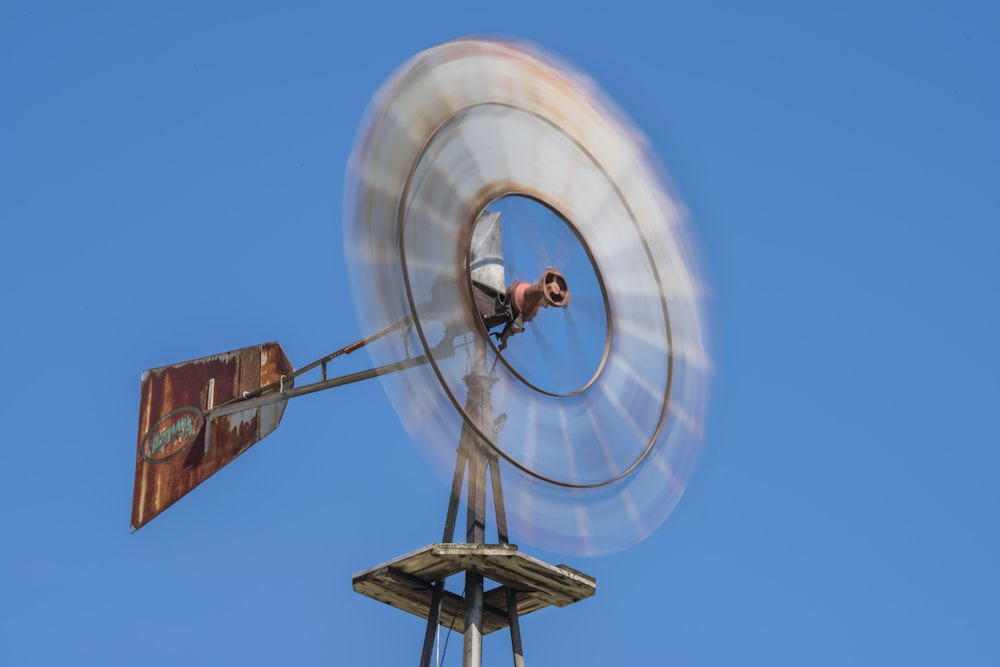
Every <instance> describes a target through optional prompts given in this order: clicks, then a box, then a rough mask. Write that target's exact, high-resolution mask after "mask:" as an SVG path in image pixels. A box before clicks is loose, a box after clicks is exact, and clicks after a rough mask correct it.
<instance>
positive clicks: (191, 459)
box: [132, 343, 294, 529]
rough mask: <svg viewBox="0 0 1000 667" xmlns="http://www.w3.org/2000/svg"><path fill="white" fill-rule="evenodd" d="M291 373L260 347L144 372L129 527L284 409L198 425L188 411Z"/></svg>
mask: <svg viewBox="0 0 1000 667" xmlns="http://www.w3.org/2000/svg"><path fill="white" fill-rule="evenodd" d="M293 370H294V369H293V368H292V365H291V363H290V362H289V361H288V357H286V356H285V353H284V351H283V350H282V349H281V346H280V345H278V344H277V343H264V344H261V345H254V346H251V347H245V348H242V349H239V350H233V351H231V352H226V353H223V354H218V355H215V356H211V357H203V358H201V359H195V360H193V361H187V362H184V363H180V364H174V365H171V366H164V367H162V368H154V369H152V370H149V371H147V372H146V373H144V374H143V378H142V387H141V393H140V396H141V398H140V406H139V433H138V442H137V447H136V462H135V486H134V491H133V498H132V527H133V528H136V529H138V528H141V527H142V526H143V525H145V524H146V523H148V522H149V521H150V520H152V519H153V518H154V517H156V516H157V515H158V514H160V513H161V512H162V511H163V510H165V509H167V508H168V507H170V506H171V505H172V504H174V503H175V502H177V500H179V499H180V498H181V497H183V496H184V495H185V494H187V493H188V492H189V491H191V490H192V489H193V488H194V487H196V486H198V485H199V484H201V483H202V482H203V481H205V480H206V479H208V478H209V477H211V476H212V475H213V474H215V473H216V472H217V471H218V470H219V469H220V468H222V467H223V466H225V465H226V464H228V463H229V462H230V461H232V460H233V459H235V458H236V457H237V456H239V455H240V454H242V453H243V452H245V451H246V450H247V449H249V448H250V447H251V446H253V445H254V444H255V443H257V442H258V441H260V439H261V438H263V437H264V436H266V435H268V434H269V433H271V431H273V430H274V429H275V427H277V425H278V422H279V421H280V420H281V416H282V414H283V412H284V407H285V405H284V402H280V403H277V404H275V405H271V406H266V407H263V408H250V409H247V410H243V411H241V412H237V413H233V414H230V415H224V416H222V417H217V418H213V419H209V420H205V419H202V421H203V422H204V423H202V424H200V426H199V422H198V420H197V419H195V418H194V416H195V415H196V414H198V413H199V412H200V413H202V415H203V413H204V411H205V410H207V409H208V407H209V402H210V401H211V403H212V404H213V405H214V406H216V407H217V406H219V405H222V404H223V403H225V402H227V401H229V400H232V399H233V398H236V397H238V396H242V395H243V392H247V391H253V390H255V389H258V388H259V387H261V386H262V385H264V384H268V383H270V382H273V381H275V380H278V379H280V378H281V376H282V375H287V376H290V375H291V374H292V372H293ZM210 383H211V384H210ZM210 386H211V387H212V390H211V393H212V395H211V396H210V395H209V394H210V389H209V388H210ZM192 434H193V435H192ZM206 434H209V439H208V440H209V441H208V443H207V445H208V446H207V447H206ZM154 447H155V451H153V448H154ZM144 451H145V456H144Z"/></svg>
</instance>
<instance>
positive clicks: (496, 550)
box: [354, 543, 597, 634]
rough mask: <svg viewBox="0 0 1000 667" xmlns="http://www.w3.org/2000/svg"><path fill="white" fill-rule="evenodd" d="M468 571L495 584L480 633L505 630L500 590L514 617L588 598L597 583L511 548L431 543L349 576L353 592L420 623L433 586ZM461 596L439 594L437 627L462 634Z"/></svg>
mask: <svg viewBox="0 0 1000 667" xmlns="http://www.w3.org/2000/svg"><path fill="white" fill-rule="evenodd" d="M466 570H472V571H474V572H478V573H479V574H482V575H483V577H484V578H486V579H489V580H492V581H494V582H496V583H498V584H500V585H499V586H497V587H496V588H493V589H490V590H487V591H486V593H485V595H484V603H485V605H484V609H483V634H488V633H490V632H493V631H495V630H501V629H503V628H506V627H507V626H508V624H509V622H508V615H507V598H506V590H505V589H506V588H508V587H509V588H511V589H512V590H514V591H515V592H516V593H517V615H518V616H523V615H524V614H528V613H531V612H533V611H536V610H538V609H541V608H542V607H547V606H549V605H554V606H556V607H565V606H566V605H568V604H572V603H574V602H578V601H579V600H582V599H584V598H589V597H590V596H591V595H593V594H594V591H595V590H596V589H597V582H596V581H595V580H594V578H593V577H590V576H588V575H586V574H583V573H582V572H578V571H577V570H574V569H573V568H571V567H567V566H566V565H549V564H548V563H544V562H542V561H540V560H538V559H537V558H532V557H531V556H528V555H525V554H523V553H521V552H519V551H518V550H517V547H516V546H515V545H513V544H458V543H454V544H431V545H428V546H426V547H424V548H423V549H419V550H417V551H414V552H412V553H408V554H406V555H405V556H400V557H399V558H396V559H394V560H391V561H389V562H388V563H383V564H381V565H376V566H375V567H373V568H370V569H368V570H365V571H363V572H358V573H357V574H355V575H354V590H355V591H357V592H358V593H361V594H363V595H367V596H368V597H370V598H374V599H376V600H379V601H381V602H384V603H386V604H388V605H391V606H393V607H396V608H397V609H402V610H403V611H408V612H410V613H411V614H415V615H416V616H419V617H421V618H424V619H426V618H427V617H428V615H429V614H430V606H431V593H432V588H431V587H432V585H433V584H434V582H436V581H439V580H442V579H447V578H448V577H450V576H452V575H454V574H458V573H459V572H465V571H466ZM464 609H465V605H464V603H463V600H462V597H461V595H456V594H455V593H452V592H450V591H447V590H446V591H445V593H444V598H443V600H442V603H441V621H440V623H441V625H442V626H443V627H445V628H453V629H454V631H456V632H459V633H463V632H465V623H464V620H463V616H464Z"/></svg>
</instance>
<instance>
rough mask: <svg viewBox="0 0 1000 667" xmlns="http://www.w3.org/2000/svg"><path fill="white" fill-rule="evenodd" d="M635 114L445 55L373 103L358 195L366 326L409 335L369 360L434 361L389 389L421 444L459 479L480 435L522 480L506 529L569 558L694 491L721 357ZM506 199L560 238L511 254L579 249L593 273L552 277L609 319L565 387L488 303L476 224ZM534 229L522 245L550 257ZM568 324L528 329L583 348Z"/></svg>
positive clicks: (544, 63)
mask: <svg viewBox="0 0 1000 667" xmlns="http://www.w3.org/2000/svg"><path fill="white" fill-rule="evenodd" d="M622 118H623V117H622V114H621V113H619V112H618V111H617V110H616V109H614V108H613V107H612V106H611V104H610V103H609V102H608V101H607V100H606V99H605V98H604V97H603V96H602V95H600V93H599V92H598V91H597V90H596V89H595V88H594V86H593V85H592V84H591V83H590V82H589V81H587V80H586V79H585V78H583V77H581V76H580V75H578V74H576V73H574V72H572V71H571V70H570V69H568V68H567V67H565V66H564V65H562V64H559V63H556V62H555V61H553V60H552V59H551V58H548V57H546V56H543V55H541V54H539V53H537V52H535V51H533V50H531V49H529V48H527V47H524V46H522V45H518V44H512V43H504V42H495V41H485V40H462V41H457V42H451V43H448V44H444V45H442V46H439V47H436V48H433V49H430V50H428V51H425V52H424V53H422V54H420V55H418V56H417V57H416V58H414V59H413V60H412V61H411V62H410V63H408V64H407V65H405V66H404V67H403V68H401V69H400V71H398V72H397V73H396V74H395V75H394V76H393V77H392V78H391V79H390V80H389V82H387V83H386V84H385V86H384V87H383V88H382V90H381V91H380V92H379V94H378V96H377V97H376V99H375V101H374V102H373V104H372V106H371V108H370V111H369V115H368V119H367V121H366V123H365V124H364V126H363V130H362V132H361V134H360V135H359V139H358V141H357V144H356V147H355V150H354V153H353V155H352V158H351V170H350V176H349V182H348V186H347V190H346V201H347V208H346V215H345V225H344V241H345V251H346V253H347V258H348V260H349V262H350V268H351V275H352V278H353V283H352V284H353V288H354V297H355V298H354V302H355V305H356V308H357V311H358V316H359V318H360V320H361V321H362V323H363V325H364V326H365V327H367V328H369V329H377V328H380V327H383V326H386V325H387V324H388V323H391V322H395V321H399V320H400V319H406V320H408V321H409V322H411V323H412V327H410V328H409V329H408V330H407V334H406V335H405V336H403V337H389V338H386V339H384V341H383V343H384V344H382V345H379V346H377V347H372V348H370V350H371V352H372V353H373V355H374V358H375V359H376V360H377V361H378V362H379V363H388V362H390V361H392V360H394V359H399V358H401V357H402V356H405V355H406V354H408V353H411V352H412V351H413V350H419V351H420V352H422V353H423V354H425V355H426V357H427V358H428V361H429V363H428V364H427V365H425V366H423V367H421V368H419V369H414V370H413V371H410V372H407V373H406V374H401V375H395V376H392V377H386V378H385V384H386V387H387V392H388V394H389V396H390V399H391V400H392V401H393V404H394V406H395V407H396V410H397V411H398V412H399V414H400V415H401V417H402V421H403V423H404V424H405V425H406V427H407V429H408V431H409V432H410V434H411V436H412V437H413V439H414V441H415V442H416V443H417V444H418V446H420V447H421V449H422V450H423V451H424V453H425V454H426V455H427V457H428V458H429V460H430V461H431V462H432V464H433V465H434V467H435V468H436V469H437V470H438V472H439V474H441V476H442V477H443V478H444V479H449V478H450V475H451V469H452V466H453V462H454V443H455V442H456V440H457V438H458V437H459V434H460V433H461V431H462V429H463V428H471V429H472V430H473V431H475V432H476V433H477V435H478V436H479V437H481V438H482V439H483V440H484V441H486V442H488V443H489V446H490V448H491V449H492V450H493V452H495V453H496V454H497V455H498V456H499V457H500V459H502V460H503V461H504V464H505V466H506V467H507V468H509V469H510V470H511V471H512V472H513V473H514V474H511V475H509V476H507V477H506V478H505V481H504V485H505V486H504V492H505V494H506V500H507V507H508V512H509V513H510V520H511V524H512V525H511V531H512V533H515V534H517V535H518V537H519V539H521V540H522V541H527V542H531V543H534V544H537V545H539V546H543V547H546V548H548V549H552V550H556V551H562V552H568V553H599V552H606V551H613V550H619V549H622V548H626V547H628V546H631V545H632V544H634V543H636V542H638V541H639V540H642V539H643V538H645V537H646V536H648V535H649V533H650V532H652V531H653V530H654V529H655V528H656V527H657V526H658V525H660V523H662V521H663V520H664V519H665V518H666V516H667V515H668V514H669V513H670V511H671V510H672V508H673V507H674V505H675V504H676V502H677V500H678V499H679V497H680V495H681V493H682V492H683V489H684V485H685V483H686V481H687V479H688V476H689V475H690V472H691V468H692V465H693V462H694V459H695V454H696V452H697V447H698V443H699V440H700V424H701V414H702V407H703V402H704V388H705V377H706V372H707V359H706V354H705V351H704V343H703V340H704V324H703V322H704V316H703V313H702V306H701V297H702V295H701V290H700V285H699V282H698V278H697V272H696V267H695V265H694V261H693V255H692V253H691V252H690V250H689V248H690V240H689V238H688V234H689V232H688V230H687V228H686V226H685V224H684V221H683V214H682V210H681V208H680V206H679V205H678V204H677V203H676V201H675V200H674V199H673V198H671V197H670V195H669V194H668V191H667V189H666V188H665V186H664V182H663V179H662V178H661V175H660V171H659V170H658V168H657V167H656V165H655V163H654V162H653V160H652V159H651V158H650V156H649V155H647V153H646V152H645V148H644V145H643V143H642V141H641V139H640V138H639V135H638V133H637V132H636V131H635V130H633V129H632V128H631V127H629V126H628V125H627V124H626V123H625V122H624V121H623V120H622ZM512 196H517V197H521V198H523V199H524V200H527V201H533V202H535V205H536V206H537V207H538V208H539V210H543V211H547V212H548V215H549V216H550V217H551V218H553V219H554V220H555V221H556V222H555V223H554V226H555V227H556V228H557V230H558V231H559V232H560V233H559V234H557V236H561V239H562V240H561V241H559V242H556V243H553V244H552V246H551V247H535V248H524V247H521V246H520V245H519V244H515V245H516V246H517V247H512V242H511V240H510V239H505V240H504V244H503V245H504V251H505V252H509V253H510V254H511V255H516V256H517V257H518V258H521V257H524V256H526V255H530V254H532V253H534V254H535V255H537V256H540V257H546V258H548V257H553V256H555V255H558V254H564V253H565V250H566V247H567V243H566V242H565V240H566V239H569V240H570V241H571V243H569V244H568V245H569V246H570V247H571V249H572V250H573V251H574V252H575V253H576V255H577V256H578V257H579V258H583V261H582V262H580V261H577V262H576V265H575V266H574V267H572V270H571V268H569V267H565V268H564V267H560V266H554V267H552V268H555V269H559V270H562V271H563V272H564V273H565V274H566V278H567V280H568V287H569V290H570V291H571V292H572V293H573V294H574V295H576V293H577V285H578V284H589V285H590V286H591V287H590V289H589V291H590V294H586V295H581V296H583V297H584V298H583V299H581V301H583V302H589V303H591V304H596V305H597V308H598V310H600V311H601V312H599V313H598V314H596V319H597V321H598V324H597V325H596V326H591V328H590V329H589V334H590V335H589V336H587V337H586V340H587V341H588V346H589V348H590V349H588V350H587V351H586V352H587V354H585V355H581V356H580V358H579V359H577V360H576V361H577V363H579V364H581V365H583V366H586V368H585V369H584V370H583V371H581V372H579V373H577V375H578V376H579V377H578V378H577V380H576V381H575V382H572V383H569V385H567V384H566V382H565V381H564V380H565V378H563V377H557V376H558V375H560V374H559V373H557V372H552V373H549V374H548V375H546V373H545V372H544V371H542V372H539V370H538V368H537V367H535V365H534V364H532V363H529V362H528V361H527V360H528V359H532V358H535V359H539V358H542V359H544V357H545V355H544V354H543V351H541V350H534V351H532V350H531V349H529V346H530V345H532V344H533V339H532V337H531V336H530V335H527V334H525V335H522V336H520V337H517V338H513V339H511V340H509V341H507V342H508V345H507V346H506V349H504V350H501V349H500V347H501V346H500V345H498V344H497V343H496V341H495V339H494V338H493V337H491V336H490V335H489V332H488V331H487V328H486V327H484V324H483V317H482V314H481V313H480V311H479V310H478V309H477V307H476V306H475V299H474V290H473V288H472V281H471V279H470V267H471V263H470V262H471V259H470V258H471V256H472V252H473V248H472V239H473V238H474V236H475V233H474V230H475V229H476V221H477V220H479V219H480V215H481V214H482V213H483V212H484V211H487V210H493V209H495V208H497V207H500V208H502V207H503V205H504V203H505V201H507V200H509V199H510V198H511V197H512ZM514 222H515V221H514V220H508V218H507V217H504V218H503V220H502V223H503V224H504V225H505V226H506V225H508V224H509V223H514ZM530 232H531V233H530V234H525V235H524V239H523V242H524V244H525V245H529V246H531V245H543V246H545V245H546V241H545V238H546V237H545V235H543V234H539V233H538V232H539V230H538V229H537V228H535V226H532V228H531V229H530ZM508 248H509V250H508ZM581 265H582V266H581ZM574 273H575V274H576V275H575V276H574ZM574 298H576V297H575V296H574ZM572 309H573V305H572V304H570V305H569V308H568V310H572ZM590 315H591V316H592V317H593V316H594V314H593V313H590ZM558 316H559V315H557V314H555V313H549V312H546V313H543V314H541V315H539V316H538V318H537V320H536V321H532V322H529V323H526V324H525V325H524V326H525V328H526V329H530V328H531V327H532V326H534V325H536V324H537V325H538V326H539V327H541V328H542V329H543V332H542V334H543V335H541V336H539V337H536V338H535V339H534V345H535V346H536V347H537V346H539V345H548V346H550V347H551V346H553V345H555V346H560V345H563V344H566V345H573V343H572V341H571V340H569V339H567V340H566V341H561V340H560V341H553V340H549V339H548V337H547V336H546V335H545V332H544V323H545V320H546V319H547V318H555V317H558ZM583 319H586V318H583ZM580 320H581V318H576V319H574V322H576V321H580ZM442 321H446V322H448V326H447V327H446V328H445V329H444V330H443V331H442V327H441V325H440V323H441V322H442ZM595 331H596V332H598V333H597V334H596V335H595V334H594V332H595ZM459 335H462V336H465V341H466V343H467V344H468V345H470V346H471V345H472V344H473V342H474V341H476V340H480V341H483V342H484V343H487V344H486V347H485V350H486V351H485V354H486V357H487V359H486V366H487V367H488V368H491V369H494V373H493V378H494V383H495V384H494V385H493V386H492V399H493V402H494V405H495V411H496V412H497V413H498V414H500V413H502V414H505V415H506V421H505V426H504V428H503V430H502V431H500V432H499V433H495V432H492V429H489V428H482V427H480V426H479V425H478V424H477V423H476V420H475V419H474V418H473V417H472V416H471V415H470V414H469V413H468V412H467V411H466V408H465V395H466V382H465V377H466V375H467V374H468V373H469V372H470V368H471V366H470V363H471V362H470V359H469V356H468V355H464V354H455V353H454V345H453V343H454V341H453V340H452V339H451V338H450V337H451V336H459ZM443 336H444V337H445V338H443ZM470 349H471V348H470Z"/></svg>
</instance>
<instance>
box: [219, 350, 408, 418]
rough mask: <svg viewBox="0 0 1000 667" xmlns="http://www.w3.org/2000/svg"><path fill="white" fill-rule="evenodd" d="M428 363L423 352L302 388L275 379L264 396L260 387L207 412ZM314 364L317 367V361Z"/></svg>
mask: <svg viewBox="0 0 1000 667" xmlns="http://www.w3.org/2000/svg"><path fill="white" fill-rule="evenodd" d="M426 362H427V356H426V355H423V354H422V355H420V356H419V357H410V358H409V359H403V360H402V361H396V362H393V363H391V364H385V365H384V366H377V367H375V368H371V369H368V370H366V371H358V372H357V373H350V374H348V375H342V376H340V377H335V378H330V379H329V380H320V381H319V382H313V383H312V384H307V385H303V386H301V387H293V388H290V389H285V388H284V381H282V380H279V381H278V382H272V383H271V384H270V385H267V386H268V387H272V389H277V390H278V391H270V392H269V393H266V394H264V395H261V394H260V390H256V391H253V392H247V397H242V396H241V397H237V398H234V399H233V400H231V401H229V402H227V403H224V404H222V405H220V406H219V407H217V408H213V409H211V410H205V413H204V414H205V417H206V419H207V418H211V417H222V416H224V415H231V414H233V413H235V412H242V411H243V410H249V409H251V408H257V407H260V406H263V405H271V404H272V403H277V402H278V401H283V400H287V399H289V398H295V397H296V396H304V395H306V394H313V393H316V392H317V391H323V390H324V389H331V388H333V387H340V386H343V385H345V384H351V383H352V382H360V381H361V380H370V379H371V378H373V377H378V376H379V375H385V374H387V373H395V372H396V371H401V370H405V369H407V368H412V367H413V366H419V365H420V364H423V363H426ZM312 367H313V368H315V364H314V365H313V366H312ZM285 381H287V377H286V378H285Z"/></svg>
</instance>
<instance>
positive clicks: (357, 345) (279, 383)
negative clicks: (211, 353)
mask: <svg viewBox="0 0 1000 667" xmlns="http://www.w3.org/2000/svg"><path fill="white" fill-rule="evenodd" d="M409 321H410V317H409V316H406V317H404V318H403V319H401V320H399V321H398V322H394V323H392V324H390V325H389V326H387V327H384V328H382V329H379V330H378V331H376V332H375V333H373V334H372V335H370V336H366V337H365V338H362V339H361V340H358V341H354V342H353V343H351V344H350V345H348V346H346V347H342V348H340V349H339V350H337V351H336V352H331V353H330V354H328V355H326V356H325V357H322V358H320V359H317V360H316V361H314V362H312V363H310V364H306V365H305V366H303V367H302V368H300V369H298V370H296V371H295V372H294V373H292V374H291V375H287V376H282V377H281V378H280V379H278V380H275V381H274V382H271V383H270V384H265V385H264V386H263V387H260V388H259V389H254V390H253V391H248V392H246V393H245V394H243V395H242V396H237V397H236V398H234V399H232V400H230V401H227V402H226V403H223V404H222V405H220V406H219V407H220V408H223V407H227V406H228V405H229V404H231V403H241V404H243V407H240V408H239V410H230V411H229V412H216V413H213V414H217V415H222V414H231V413H232V412H239V411H240V410H244V409H246V405H245V403H246V402H247V401H248V400H249V399H252V398H256V397H258V396H262V395H264V394H268V393H270V392H272V391H273V390H275V389H278V390H280V391H281V393H282V394H286V392H285V391H284V386H283V385H284V384H285V383H286V382H287V381H288V380H289V379H295V378H297V377H298V376H300V375H302V374H303V373H308V372H309V371H311V370H312V369H314V368H316V367H317V366H322V367H323V369H322V370H323V380H324V381H326V365H327V363H328V362H330V361H333V360H334V359H336V358H337V357H339V356H342V355H345V354H350V353H351V352H354V351H356V350H359V349H361V348H362V347H364V346H365V345H367V344H368V343H371V342H373V341H376V340H378V339H379V338H381V337H382V336H385V335H386V334H388V333H391V332H393V331H395V330H396V329H398V328H400V327H402V326H405V325H406V324H407V323H409ZM412 358H413V359H418V358H420V357H412ZM410 359H411V358H410V357H407V359H405V360H404V362H405V361H409V360H410ZM424 361H426V358H425V359H424ZM397 363H403V362H397ZM393 365H394V364H387V365H386V366H382V367H381V368H384V369H389V370H387V371H385V372H392V371H393V370H401V369H395V368H389V367H390V366H393ZM404 368H409V366H404ZM379 370H380V369H379V368H376V369H372V370H371V371H363V372H365V373H370V372H376V371H379ZM376 374H378V373H376ZM344 377H351V376H349V375H345V376H344ZM369 377H374V376H369ZM339 379H341V378H334V379H333V380H330V382H333V381H335V380H339ZM365 379H367V377H359V378H357V380H365ZM357 380H350V382H357ZM317 384H320V383H318V382H317V383H314V384H309V385H306V386H305V387H302V388H303V389H305V388H306V387H313V386H315V385H317ZM341 384H348V382H339V383H337V384H331V385H330V386H331V387H338V386H340V385H341ZM322 389H327V387H318V388H316V389H313V390H312V391H320V390H322ZM302 393H305V394H308V393H311V392H309V391H306V392H301V393H297V394H288V396H293V395H294V396H300V395H301V394H302ZM272 402H273V401H265V402H264V403H260V404H259V405H268V404H270V403H272ZM206 414H208V413H206Z"/></svg>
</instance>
